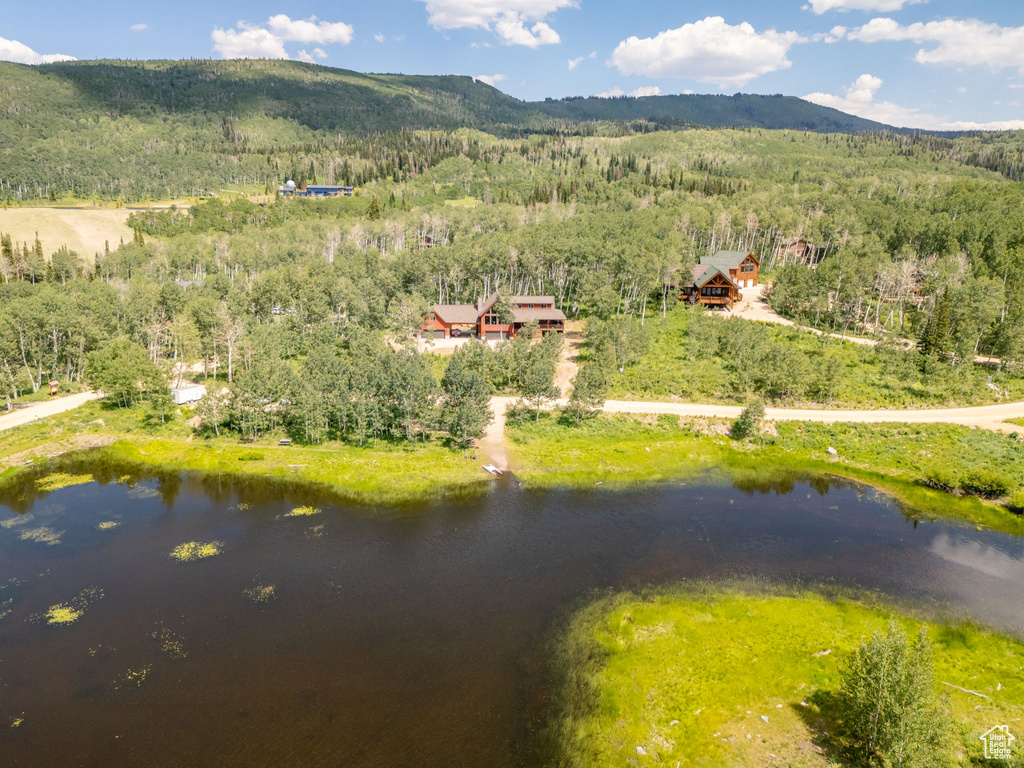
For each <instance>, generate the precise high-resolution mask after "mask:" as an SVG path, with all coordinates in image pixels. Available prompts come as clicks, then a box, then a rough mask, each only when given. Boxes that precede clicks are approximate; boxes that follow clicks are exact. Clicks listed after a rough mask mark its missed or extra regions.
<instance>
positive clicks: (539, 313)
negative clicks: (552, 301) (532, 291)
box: [512, 309, 565, 323]
mask: <svg viewBox="0 0 1024 768" xmlns="http://www.w3.org/2000/svg"><path fill="white" fill-rule="evenodd" d="M512 316H513V317H515V319H516V322H517V323H528V322H530V321H531V320H565V315H564V314H562V310H560V309H513V310H512Z"/></svg>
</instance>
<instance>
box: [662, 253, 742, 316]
mask: <svg viewBox="0 0 1024 768" xmlns="http://www.w3.org/2000/svg"><path fill="white" fill-rule="evenodd" d="M760 266H761V262H760V261H759V260H758V258H757V257H756V256H755V255H754V254H753V253H751V252H750V251H718V253H716V254H714V255H713V256H704V257H702V258H701V260H700V263H699V264H697V265H696V266H694V268H693V280H692V281H691V282H690V284H689V285H684V286H683V287H682V293H681V294H680V296H679V300H680V301H688V302H689V303H691V304H704V305H706V306H710V307H725V308H726V309H732V308H733V305H734V304H735V303H736V302H737V301H740V300H741V298H742V296H741V294H740V289H741V288H753V287H755V286H756V285H757V277H758V270H759V269H760Z"/></svg>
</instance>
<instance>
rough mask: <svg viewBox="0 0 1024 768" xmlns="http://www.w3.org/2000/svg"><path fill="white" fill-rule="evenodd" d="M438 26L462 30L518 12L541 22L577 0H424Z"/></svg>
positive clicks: (485, 27) (486, 23)
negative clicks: (550, 14)
mask: <svg viewBox="0 0 1024 768" xmlns="http://www.w3.org/2000/svg"><path fill="white" fill-rule="evenodd" d="M422 2H424V3H426V6H427V12H428V13H429V14H430V18H429V19H428V20H427V21H429V22H430V25H431V26H432V27H434V28H436V29H460V28H463V27H479V28H482V29H490V25H491V24H492V23H494V22H495V21H497V20H498V19H500V18H501V17H503V16H507V15H509V14H515V15H517V16H521V17H522V18H523V19H526V20H529V21H541V20H543V19H544V17H545V16H547V15H548V14H549V13H554V12H555V11H557V10H558V9H559V8H578V7H579V5H578V4H577V3H576V0H422Z"/></svg>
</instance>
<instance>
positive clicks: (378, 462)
mask: <svg viewBox="0 0 1024 768" xmlns="http://www.w3.org/2000/svg"><path fill="white" fill-rule="evenodd" d="M97 416H98V417H101V418H94V417H97ZM102 417H106V422H111V423H110V424H108V423H106V422H105V421H104V418H102ZM138 418H139V415H138V414H133V413H129V414H123V413H117V412H111V411H110V410H107V409H103V408H102V406H101V405H100V404H99V403H97V402H90V403H87V404H86V405H84V406H82V407H80V408H78V409H76V410H75V411H69V412H67V413H64V414H60V415H57V416H55V417H52V418H49V419H47V420H45V421H41V422H35V423H32V424H29V425H25V426H22V427H17V428H14V429H12V430H10V431H7V432H5V433H4V436H5V439H6V444H5V445H4V446H3V448H0V488H2V487H4V486H7V485H10V484H16V483H17V482H18V480H17V478H18V477H19V476H20V475H22V474H24V473H26V472H32V471H34V470H37V469H39V468H40V466H41V465H43V464H44V463H45V462H48V461H50V460H52V459H58V460H60V461H64V462H67V461H69V460H70V461H74V460H78V459H79V458H84V457H85V456H86V455H88V454H87V453H86V452H87V451H91V452H92V455H93V456H94V457H96V458H97V459H98V460H100V461H102V462H110V463H122V464H128V465H133V466H138V467H142V468H146V469H149V470H150V471H154V472H160V471H174V472H194V473H199V474H205V475H210V476H216V477H229V478H237V479H238V480H240V481H244V480H245V479H246V478H262V479H276V480H280V481H282V482H286V483H289V484H304V485H307V486H308V487H310V488H315V489H318V490H319V492H323V493H326V494H328V495H330V496H332V497H334V498H337V499H341V500H345V501H350V502H354V503H358V504H367V505H385V504H414V503H418V502H430V501H432V500H436V499H438V498H442V497H445V496H471V495H478V494H483V493H486V492H487V491H488V489H489V488H490V487H491V484H492V482H493V479H492V478H491V477H490V476H489V475H487V474H486V473H484V471H483V469H482V465H483V463H485V460H486V458H487V457H488V455H487V452H486V450H485V447H486V444H481V455H480V459H479V460H477V461H472V460H470V459H469V458H467V457H466V455H465V452H463V451H461V450H460V449H453V448H450V447H447V446H445V445H442V444H441V443H439V442H429V443H426V444H422V443H415V444H404V443H403V444H398V443H396V444H388V443H384V442H382V443H379V444H378V445H377V446H376V447H374V446H370V445H367V446H352V445H347V444H340V443H330V444H324V445H322V446H318V447H311V446H301V445H290V446H279V445H277V438H276V437H275V438H271V439H265V440H263V441H261V442H259V443H252V444H239V443H237V442H233V441H232V440H230V439H229V438H220V439H212V438H211V439H197V438H194V437H192V436H191V435H189V436H186V435H185V434H184V431H183V427H184V425H183V424H182V423H178V420H174V421H172V422H169V423H168V424H167V425H150V426H148V427H146V428H145V429H146V431H145V432H142V431H141V429H142V428H141V427H140V425H139V424H138V423H136V422H135V421H132V419H138ZM116 419H121V421H120V423H115V421H116ZM794 424H795V423H789V424H788V425H783V424H781V423H780V424H777V425H775V427H777V428H778V429H779V430H780V432H784V433H785V435H780V436H777V437H776V438H773V439H778V441H779V443H778V444H758V445H754V444H750V443H747V442H744V441H734V440H732V439H731V438H729V437H727V436H726V435H725V433H726V431H727V423H726V422H723V421H719V420H715V419H712V418H709V419H692V420H691V421H689V422H684V421H683V420H681V419H680V418H679V417H677V416H670V415H664V414H663V415H661V416H647V417H642V416H639V415H627V414H623V415H609V416H599V417H597V418H595V419H591V420H588V421H585V422H584V423H583V424H582V425H580V426H577V427H572V426H564V425H560V424H558V423H557V422H556V421H555V418H554V417H553V416H552V415H550V414H544V415H543V416H542V419H541V421H540V422H539V423H534V422H532V421H531V422H529V423H526V424H521V425H513V426H510V427H509V429H508V433H507V434H506V435H504V440H503V441H502V443H501V445H502V447H503V448H504V450H505V451H506V452H507V456H508V462H507V466H508V468H509V471H510V472H511V473H512V475H513V476H514V477H515V480H516V481H517V482H518V483H519V484H520V485H521V486H522V487H523V488H525V489H528V490H544V489H557V488H563V489H565V488H568V489H576V490H589V491H595V490H597V491H610V490H611V491H614V490H616V489H622V488H637V487H652V488H653V487H657V486H658V485H661V484H666V483H674V482H687V481H691V480H695V479H697V478H701V479H704V480H707V481H711V482H715V481H720V482H731V483H733V484H734V485H735V486H736V487H739V488H749V489H751V490H771V489H775V488H780V487H783V486H786V485H792V484H793V483H796V482H808V481H813V480H814V479H816V478H842V479H844V480H849V481H852V482H857V483H862V484H865V485H867V486H869V487H871V488H873V489H875V490H876V491H878V492H881V493H883V494H885V495H886V496H888V497H889V498H891V499H892V501H893V503H894V504H895V505H896V506H897V507H898V508H899V509H900V511H901V512H902V513H903V514H904V516H905V517H907V518H908V519H935V520H948V521H955V522H958V523H960V524H965V525H974V526H984V527H987V528H990V529H993V530H996V531H1001V532H1004V533H1008V534H1011V535H1015V536H1024V516H1021V515H1017V514H1015V513H1013V512H1011V511H1009V510H1008V509H1007V508H1006V507H1004V506H1001V505H999V504H997V503H996V502H994V501H987V500H982V499H979V498H977V497H975V496H966V495H955V494H953V493H949V492H945V491H939V490H934V489H932V488H928V487H925V486H924V485H922V484H921V482H920V478H919V476H918V475H917V474H915V469H914V467H913V466H912V461H911V460H910V459H905V460H904V464H903V465H902V466H899V465H897V466H887V465H884V464H882V463H881V460H880V457H886V456H887V452H889V453H891V450H890V448H889V445H888V444H887V442H891V437H892V436H891V435H890V434H889V431H891V430H902V431H903V432H904V433H905V434H906V436H905V437H903V438H901V439H903V440H904V441H905V442H906V445H907V446H910V447H912V448H915V449H916V448H918V447H921V448H927V447H928V446H929V445H930V443H934V442H939V441H942V440H945V441H946V442H947V443H948V445H946V446H945V449H946V452H947V453H948V452H949V451H950V450H952V451H956V452H958V453H957V458H959V453H965V452H966V449H967V447H970V448H971V450H974V451H975V452H978V451H984V450H987V449H988V448H989V443H990V442H991V441H993V440H1004V441H1007V444H1008V445H1010V438H1009V437H1007V436H1005V435H999V434H997V433H988V432H984V431H983V430H970V431H968V429H967V428H966V427H956V426H953V425H899V424H878V425H866V424H842V425H820V424H803V425H795V426H794ZM790 433H799V437H798V438H794V437H792V435H791V434H790ZM804 433H806V434H804ZM822 439H825V442H823V443H822V444H821V446H820V448H815V449H813V451H812V450H811V449H810V448H808V445H810V444H812V443H815V441H819V440H822ZM970 440H974V441H979V440H980V441H982V442H980V443H978V444H977V445H968V444H967V441H970ZM844 441H845V443H847V444H848V445H846V446H845V447H844ZM928 441H930V442H928ZM985 441H989V442H985ZM833 442H834V443H835V445H836V446H838V447H839V453H840V457H837V458H832V457H826V455H825V445H826V444H827V445H829V446H831V444H832V443H833ZM918 444H920V445H918ZM862 445H863V446H866V449H865V450H866V452H865V453H864V455H862V456H860V457H858V456H857V455H856V450H857V449H858V448H859V447H861V446H862ZM4 449H7V450H4ZM1011 449H1012V451H1013V453H1014V455H1016V454H1018V453H1019V454H1020V456H1021V457H1024V447H1018V446H1017V444H1016V443H1012V445H1010V448H1008V450H1011ZM848 451H849V453H848ZM871 451H874V453H871ZM924 452H925V451H920V452H919V453H924ZM910 453H911V451H910V450H909V449H908V450H907V454H908V456H909V455H910ZM851 454H852V455H851ZM911 458H913V457H911ZM873 459H878V460H873ZM940 459H941V456H940ZM1022 460H1024V459H1022ZM503 468H505V467H503ZM1011 472H1012V470H1011ZM716 474H719V477H718V478H716V477H715V475H716Z"/></svg>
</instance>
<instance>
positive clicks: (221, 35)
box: [210, 13, 354, 64]
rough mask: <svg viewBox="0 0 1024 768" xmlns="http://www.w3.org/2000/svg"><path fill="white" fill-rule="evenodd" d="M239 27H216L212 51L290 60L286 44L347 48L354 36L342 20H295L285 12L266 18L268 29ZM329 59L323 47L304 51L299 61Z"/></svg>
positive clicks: (237, 56)
mask: <svg viewBox="0 0 1024 768" xmlns="http://www.w3.org/2000/svg"><path fill="white" fill-rule="evenodd" d="M237 27H238V28H237V29H221V28H220V27H214V28H213V32H212V33H210V37H211V39H212V40H213V49H214V50H215V51H217V53H219V54H220V55H221V56H222V57H223V58H225V59H287V58H288V52H287V51H286V50H285V47H284V44H285V42H299V43H320V44H321V45H327V44H330V43H337V44H339V45H348V44H349V43H350V42H351V41H352V35H353V33H354V30H353V28H352V26H351V25H350V24H345V23H343V22H340V21H339V22H329V21H317V18H316V16H310V17H309V18H308V19H301V20H294V21H293V20H292V19H290V18H288V17H287V16H285V15H284V14H283V13H280V14H278V15H276V16H271V17H270V18H269V19H267V23H266V26H260V25H257V24H250V23H248V22H245V21H240V22H238V25H237ZM267 27H269V29H268V28H267ZM326 57H327V53H326V52H325V51H324V50H323V49H322V48H314V49H313V51H312V53H310V52H308V51H305V50H302V51H299V53H298V55H297V59H298V60H299V61H305V62H308V63H310V64H312V63H314V61H315V59H324V58H326Z"/></svg>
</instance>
